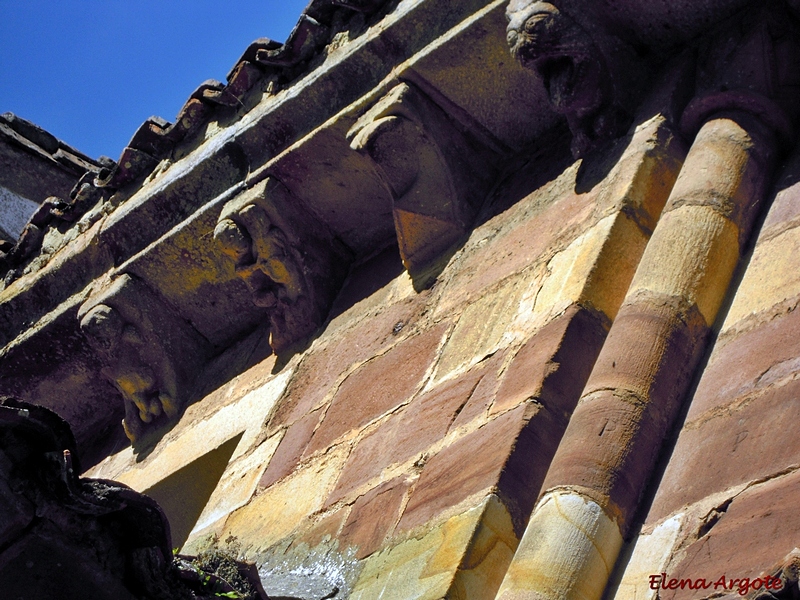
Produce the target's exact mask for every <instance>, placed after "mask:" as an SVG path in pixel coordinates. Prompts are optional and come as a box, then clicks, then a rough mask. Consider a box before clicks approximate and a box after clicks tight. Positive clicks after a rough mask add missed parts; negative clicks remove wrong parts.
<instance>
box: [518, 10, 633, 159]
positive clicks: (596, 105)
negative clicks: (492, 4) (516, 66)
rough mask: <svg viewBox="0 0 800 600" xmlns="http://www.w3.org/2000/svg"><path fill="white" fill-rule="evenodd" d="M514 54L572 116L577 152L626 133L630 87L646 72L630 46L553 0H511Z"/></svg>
mask: <svg viewBox="0 0 800 600" xmlns="http://www.w3.org/2000/svg"><path fill="white" fill-rule="evenodd" d="M506 15H507V17H508V28H507V38H508V44H509V46H510V48H511V54H512V55H513V56H514V57H515V58H516V59H517V60H518V61H519V62H520V64H522V66H523V67H525V68H528V69H533V70H535V71H536V72H537V73H538V74H539V76H540V77H541V79H542V82H543V83H544V86H545V88H546V90H547V94H548V97H549V99H550V103H551V105H552V106H553V108H554V109H555V110H556V111H557V112H559V113H561V114H563V115H564V116H565V117H566V118H567V123H568V124H569V127H570V130H571V131H572V134H573V142H572V153H573V155H575V156H576V158H577V157H580V156H583V155H584V154H585V153H586V152H587V151H588V150H589V149H591V148H592V147H593V146H594V145H595V144H596V143H597V142H598V141H601V140H603V139H606V138H610V137H615V136H618V135H621V134H622V133H624V132H625V130H626V129H627V127H628V125H629V124H630V121H631V115H630V113H629V111H628V110H627V104H628V102H627V100H628V98H627V96H628V95H630V94H629V92H628V91H627V89H628V86H630V87H632V88H634V89H635V88H637V87H640V86H636V85H635V84H634V83H633V82H634V81H635V79H633V78H634V77H637V76H640V74H641V69H640V67H639V65H638V61H637V60H636V59H635V53H634V52H633V51H632V49H631V48H630V47H628V46H627V45H626V44H625V43H624V42H622V41H621V40H619V39H617V38H613V37H612V36H610V35H608V34H607V33H605V32H604V31H602V30H600V29H595V30H592V31H591V32H589V31H587V30H586V29H585V28H584V27H582V26H581V25H580V24H579V23H578V22H577V21H575V20H574V19H573V18H572V17H570V16H569V15H567V14H566V13H565V12H563V11H561V10H559V9H558V8H557V7H556V6H555V5H553V4H551V3H549V2H542V1H534V0H511V2H510V3H509V5H508V9H507V11H506Z"/></svg>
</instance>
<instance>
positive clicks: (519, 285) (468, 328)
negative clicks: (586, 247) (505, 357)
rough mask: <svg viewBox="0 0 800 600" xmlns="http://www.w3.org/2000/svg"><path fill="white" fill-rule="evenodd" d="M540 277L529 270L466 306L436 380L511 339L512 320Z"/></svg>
mask: <svg viewBox="0 0 800 600" xmlns="http://www.w3.org/2000/svg"><path fill="white" fill-rule="evenodd" d="M540 277H541V275H540V273H539V272H538V271H536V270H528V271H526V272H525V273H524V274H523V275H521V276H519V277H512V278H509V279H507V280H506V281H505V282H503V283H502V284H501V285H500V286H499V287H497V288H496V289H495V290H493V291H492V292H488V293H487V294H485V295H484V296H482V297H481V298H479V299H478V300H476V301H475V302H473V303H471V304H470V305H469V306H467V307H466V308H465V309H464V312H463V313H462V314H461V317H460V318H459V319H458V323H456V326H455V328H454V329H453V332H452V333H451V334H450V337H449V338H448V340H447V343H446V344H445V347H444V349H443V350H442V357H441V359H440V360H439V364H438V365H437V368H436V380H437V381H441V380H443V379H448V378H449V377H452V376H454V375H455V374H457V373H458V372H460V371H464V370H466V369H468V368H469V367H470V366H472V365H473V364H475V363H477V362H479V361H481V360H483V359H484V358H485V357H487V356H489V355H490V354H492V353H494V352H496V351H497V350H498V349H499V348H501V347H504V346H506V345H508V344H509V343H510V342H512V341H513V339H514V337H515V336H514V331H513V330H512V328H511V324H512V321H514V320H515V317H517V315H518V313H519V312H521V311H522V310H523V299H524V297H525V296H526V295H528V294H529V292H531V291H532V292H533V295H534V296H535V292H536V291H538V289H539V280H540Z"/></svg>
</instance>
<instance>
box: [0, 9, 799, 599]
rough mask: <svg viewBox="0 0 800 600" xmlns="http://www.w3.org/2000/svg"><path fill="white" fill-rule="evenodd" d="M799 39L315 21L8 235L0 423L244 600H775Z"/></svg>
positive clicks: (491, 22)
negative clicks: (146, 513)
mask: <svg viewBox="0 0 800 600" xmlns="http://www.w3.org/2000/svg"><path fill="white" fill-rule="evenodd" d="M798 12H800V6H798V3H797V2H796V0H795V1H786V2H785V1H779V2H774V3H769V4H758V5H757V4H756V3H747V2H745V1H744V0H704V1H702V2H699V3H689V2H688V1H684V0H680V1H677V0H676V1H675V2H672V3H657V2H651V3H639V2H634V1H625V2H611V1H610V0H609V2H605V1H602V2H595V3H587V2H583V1H582V0H563V1H556V0H554V1H553V3H550V2H543V1H532V0H511V1H510V2H508V1H507V0H494V1H491V2H489V1H485V0H484V1H482V0H472V1H470V2H459V3H449V2H447V1H445V0H400V1H394V2H392V1H386V2H384V1H382V0H374V1H364V2H361V1H358V2H357V1H355V0H353V1H351V0H347V1H344V0H312V2H310V3H309V5H308V7H307V8H306V10H305V11H304V13H303V16H302V17H301V19H300V22H299V23H298V26H297V28H296V29H295V30H294V31H293V33H292V34H291V35H290V38H289V39H288V40H287V41H286V42H285V43H284V44H277V43H276V42H272V41H270V40H265V39H261V40H257V41H256V42H254V43H253V44H252V45H251V46H250V47H248V49H247V50H246V51H245V53H244V54H243V56H242V59H241V60H240V61H239V63H237V65H236V66H235V67H234V69H233V70H232V71H231V73H230V74H229V76H228V83H227V84H225V85H223V84H220V83H216V82H206V83H204V84H203V85H201V86H200V87H199V88H198V89H197V90H196V91H195V92H194V93H193V94H192V96H191V97H190V99H189V100H188V101H187V103H186V105H185V106H184V107H183V109H182V110H181V113H180V114H179V115H178V118H177V119H176V121H175V123H167V122H166V121H163V120H160V119H150V120H148V121H147V122H146V123H145V124H143V125H142V127H141V128H140V129H139V130H138V131H137V132H136V133H135V134H134V136H133V138H132V139H131V142H130V143H129V145H128V146H127V147H126V148H125V149H124V150H123V153H122V156H121V158H120V160H119V161H118V162H116V163H114V162H113V161H104V162H103V163H102V164H97V165H94V164H93V165H92V166H93V168H94V169H95V170H91V169H90V170H89V171H90V172H87V173H86V174H84V175H83V176H82V178H81V179H80V181H79V182H78V185H77V186H75V187H74V188H73V189H72V192H70V200H69V201H66V200H65V201H64V202H62V203H60V204H59V203H58V202H56V201H53V202H50V203H49V204H48V206H47V209H46V210H44V211H42V212H41V214H40V213H37V214H38V215H39V217H41V219H40V221H37V222H33V221H32V222H31V224H29V226H28V227H27V228H26V231H27V232H28V234H27V235H26V234H23V236H22V237H21V238H20V241H18V242H17V244H16V246H14V248H13V250H11V252H10V254H9V257H10V258H8V259H7V260H6V261H5V262H4V263H3V268H4V269H5V273H6V274H5V279H4V282H3V286H2V289H0V333H1V334H2V342H3V348H2V349H0V392H2V394H3V395H9V396H16V397H17V398H19V399H20V400H22V401H25V402H28V403H31V404H38V405H40V406H43V407H46V408H48V409H50V410H52V411H53V412H55V413H57V414H58V415H60V417H61V418H63V420H64V421H65V422H66V423H68V424H69V426H70V427H71V428H72V430H73V432H74V435H75V443H74V444H71V445H70V448H74V451H75V464H78V458H80V460H81V461H83V465H84V466H85V467H86V468H87V470H86V471H85V473H84V474H83V475H84V476H85V477H87V478H100V479H102V480H109V479H110V480H116V481H118V482H121V483H122V484H125V485H127V486H130V487H131V488H133V490H135V491H136V492H141V493H144V494H145V495H147V496H149V497H151V498H153V499H155V500H156V501H157V502H158V503H159V504H160V506H161V508H162V510H163V511H164V513H165V514H166V516H167V517H168V520H169V528H170V529H171V544H172V547H173V548H176V549H180V551H181V552H182V553H191V554H196V553H202V552H204V551H206V550H209V549H220V548H222V549H227V550H228V551H230V553H232V554H236V555H239V556H240V557H242V558H245V559H247V560H249V561H252V562H253V563H255V565H256V567H254V568H257V570H258V577H259V578H260V580H261V582H262V585H263V587H264V590H265V592H266V594H267V595H269V596H270V597H271V598H283V599H289V598H294V599H300V598H302V599H304V600H309V599H312V598H314V599H320V600H324V599H326V598H327V599H330V598H352V599H358V600H373V599H382V600H386V599H403V600H405V599H409V600H410V599H412V598H413V599H415V600H420V599H424V600H439V599H443V598H447V599H456V598H458V599H466V598H469V599H472V600H483V599H487V600H489V599H494V598H497V599H502V600H543V599H550V598H559V599H560V598H565V599H568V600H601V599H602V598H606V599H608V600H610V599H611V598H615V599H620V600H621V599H636V600H641V599H642V598H651V599H656V598H698V599H700V598H711V597H726V598H728V599H730V598H733V597H741V596H743V595H748V594H749V596H748V597H751V598H755V597H758V598H760V600H770V599H771V600H776V599H780V598H788V597H797V595H798V594H800V588H799V587H798V573H800V550H797V549H796V548H795V546H797V545H800V544H798V542H797V539H796V538H797V532H798V531H799V530H800V522H798V517H797V514H796V513H797V511H796V507H795V504H794V498H795V497H796V491H797V490H796V488H797V487H798V485H800V483H798V481H799V480H798V477H799V475H798V464H800V458H798V456H800V454H798V442H797V441H796V438H797V436H796V435H794V427H793V421H792V417H793V415H794V414H795V412H796V411H797V408H796V402H795V400H796V398H795V392H796V391H797V390H796V388H797V387H798V386H797V385H796V384H797V373H798V360H800V359H798V356H800V342H798V341H797V339H798V336H797V335H796V333H797V331H798V330H800V326H798V318H800V317H798V316H797V310H796V308H797V305H798V302H799V301H800V279H799V278H798V277H799V276H798V274H797V269H796V265H795V263H796V257H797V255H798V246H799V245H800V238H798V231H800V228H799V227H798V225H800V209H798V206H800V183H798V179H800V177H798V176H799V175H800V154H799V153H798V150H797V144H796V141H797V135H796V131H797V129H796V127H797V124H798V122H799V121H800V103H798V96H797V94H798V90H800V77H799V76H798V73H800V58H798V57H800V20H798ZM509 49H510V50H511V54H510V55H509ZM56 200H57V199H56ZM65 215H66V216H65ZM45 217H46V218H45ZM70 219H71V220H70ZM34 220H35V219H34ZM37 223H38V224H37ZM34 242H35V243H34ZM3 402H4V401H0V404H2V403H3ZM11 402H12V404H13V403H14V402H15V401H11ZM24 406H26V405H23V404H20V405H19V406H17V405H16V404H13V408H14V410H13V411H12V412H13V415H12V414H11V412H9V410H10V409H8V408H6V407H5V406H0V408H2V409H3V410H0V417H2V418H3V419H5V420H3V419H0V427H5V428H6V429H8V430H9V431H11V430H12V429H11V425H7V424H8V423H12V424H13V427H23V428H24V426H25V414H26V413H25V410H27V409H25V408H24ZM20 407H22V408H20ZM43 414H44V413H43ZM47 414H50V413H47ZM43 419H45V417H43ZM46 419H51V420H52V421H53V422H58V423H61V421H60V420H59V419H52V418H51V417H46ZM46 419H45V420H46ZM120 421H122V425H120ZM20 423H22V425H20ZM62 426H63V427H64V428H67V425H66V424H63V423H61V424H60V425H59V427H62ZM6 429H2V430H0V433H2V432H3V431H6ZM67 429H68V428H67ZM4 435H5V434H4ZM4 439H5V438H4ZM9 439H11V438H9ZM8 445H9V447H11V445H13V444H11V443H10V442H9V444H8ZM28 452H29V453H31V452H34V450H30V449H29V451H28ZM22 454H25V453H22ZM50 454H52V452H51V453H50ZM57 454H58V453H57V452H56V454H54V455H53V456H56V455H57ZM62 454H63V456H62V457H60V458H59V457H58V456H56V458H58V459H59V460H61V461H62V463H63V465H65V466H63V469H66V471H64V472H62V474H61V475H60V477H61V479H60V480H61V481H64V482H67V483H68V484H69V485H72V486H73V488H75V489H77V490H78V492H74V493H73V496H74V497H81V494H82V492H81V491H80V490H81V488H80V484H78V483H75V482H76V481H77V479H76V477H75V473H72V471H71V469H72V467H71V466H70V465H72V464H73V463H72V462H70V461H71V460H72V459H71V454H70V452H67V453H63V452H62ZM0 458H1V459H2V460H0V502H2V503H3V506H9V507H16V508H19V506H20V505H19V502H17V496H18V494H17V493H16V492H15V491H14V490H13V489H11V487H9V486H10V484H7V482H9V481H18V480H19V476H18V471H19V469H18V468H17V467H16V466H15V464H14V462H13V460H11V459H6V458H4V456H3V457H0ZM50 458H52V456H50ZM50 458H48V459H47V460H43V461H42V462H43V464H45V465H48V464H49V465H50V466H51V467H52V466H53V465H55V464H56V463H55V462H53V461H51V460H50ZM48 461H49V462H48ZM62 463H59V464H62ZM59 468H61V467H59ZM12 474H13V477H12ZM51 475H52V478H53V479H54V480H59V479H58V477H59V476H58V475H57V473H56V470H53V473H51ZM84 481H86V480H84ZM15 485H17V484H16V483H15ZM86 485H90V484H88V483H87V484H86ZM94 485H99V486H100V487H101V488H102V486H103V485H106V484H103V483H102V482H101V483H100V484H96V483H95V484H94ZM114 485H116V484H114ZM115 489H118V490H121V491H118V492H115V493H119V494H122V495H123V496H124V495H125V494H126V493H129V492H130V490H127V491H126V490H125V488H121V487H118V488H115ZM57 496H58V495H57V494H54V498H55V500H52V502H55V504H54V505H55V506H57V505H58V498H57ZM130 497H132V498H133V497H135V498H137V499H138V500H137V501H136V502H143V503H144V504H147V503H150V501H149V500H146V499H145V500H142V499H141V498H142V497H141V496H139V495H133V494H131V496H130ZM25 502H26V503H25V504H24V507H23V509H24V510H23V509H19V510H18V511H17V512H18V513H19V515H22V516H19V515H18V518H16V520H15V521H14V523H12V524H11V525H9V526H7V527H6V529H7V531H6V534H5V535H7V537H9V536H12V534H13V536H17V537H15V538H13V539H11V537H9V539H0V578H1V577H3V576H7V574H8V573H10V572H11V571H13V570H14V567H13V565H15V564H17V563H15V562H14V561H15V560H17V561H19V559H18V557H17V555H16V554H14V553H15V552H16V551H17V550H15V548H17V549H18V548H19V547H21V546H23V545H26V544H27V546H25V547H26V548H27V550H26V552H28V553H31V554H32V555H35V554H36V551H35V547H36V546H35V540H34V541H32V540H33V537H31V536H28V535H27V533H26V527H27V526H28V525H27V524H26V523H28V521H25V519H26V518H28V515H33V514H34V512H35V511H34V509H33V508H31V506H30V505H29V503H28V501H27V500H26V501H25ZM48 502H51V499H48ZM93 502H94V500H93ZM100 502H101V503H102V498H101V500H100ZM70 510H72V509H70ZM92 510H94V509H91V510H89V513H92ZM81 514H83V513H81ZM87 514H88V513H87ZM92 514H93V513H92ZM82 518H83V517H82ZM126 518H127V517H126ZM30 519H32V517H30ZM90 520H91V517H87V522H88V521H90ZM161 520H163V519H161ZM161 520H159V522H158V527H157V528H156V529H157V531H158V532H159V536H161V537H160V538H159V544H160V545H161V546H165V545H166V544H167V543H168V541H169V540H167V539H166V538H167V537H168V536H167V535H166V533H165V532H164V529H165V527H166V526H165V525H164V524H162V523H161ZM31 522H32V521H31ZM81 523H83V521H81ZM48 526H49V525H48ZM54 527H55V529H58V525H57V524H56V525H54ZM81 527H83V525H81ZM126 527H130V528H132V529H135V526H134V525H131V523H127V525H126ZM0 529H2V527H0ZM73 529H75V528H74V527H73ZM70 531H72V530H70ZM9 532H10V533H9ZM47 535H51V533H50V532H49V530H48V533H47ZM69 535H74V534H72V533H69ZM26 536H27V537H26ZM140 537H141V538H142V540H143V541H141V543H142V544H145V545H146V544H148V543H150V542H152V540H150V539H149V538H148V536H147V535H144V534H143V535H142V536H140ZM145 538H148V539H145ZM20 540H22V541H21V542H20ZM128 550H130V548H127V549H123V550H120V556H127V555H126V552H128ZM135 553H138V554H136V556H138V557H139V558H138V559H136V560H142V559H141V557H142V556H150V558H151V559H152V557H154V556H156V557H157V556H158V555H159V554H160V555H161V559H160V560H161V562H160V563H159V562H158V560H156V559H153V560H152V561H151V564H156V563H158V564H161V563H163V564H164V565H168V564H173V565H174V564H177V563H175V562H174V561H179V560H184V559H181V558H177V559H173V558H172V557H171V556H167V555H166V554H169V553H168V552H167V553H166V554H165V551H164V550H163V549H159V548H156V546H155V545H154V544H150V545H149V546H146V547H144V548H139V547H136V548H135ZM147 553H150V554H147ZM129 554H130V552H129ZM26 556H27V555H26ZM15 557H16V558H15ZM120 560H123V559H120ZM170 560H172V561H173V563H170ZM101 562H102V561H101ZM9 565H11V566H9ZM96 568H97V569H99V570H98V571H97V572H100V573H101V575H102V577H106V578H110V577H111V575H109V573H108V572H106V571H107V570H106V571H104V568H105V567H103V566H102V564H101V565H100V566H99V567H96ZM121 568H122V570H124V568H127V567H125V565H123V567H121ZM137 568H138V567H137ZM148 568H150V567H148ZM94 572H95V571H93V570H92V569H91V568H89V569H87V573H90V574H91V573H94ZM142 572H147V573H149V575H148V577H150V576H152V577H155V579H154V581H158V575H152V572H154V570H153V569H151V571H147V569H145V568H142ZM140 575H141V573H140ZM162 575H163V574H162ZM720 576H726V577H727V576H730V577H731V578H736V579H737V582H738V584H739V587H736V584H730V585H725V586H723V588H722V589H720V588H719V586H718V587H716V588H714V589H710V588H709V586H704V585H699V584H697V582H698V581H700V582H707V581H716V580H717V579H718V578H719V577H720ZM767 576H769V577H772V578H773V579H776V578H780V581H781V582H782V585H783V587H784V588H785V589H784V590H783V591H780V592H779V591H777V590H772V591H774V592H775V593H774V594H773V593H772V592H770V595H769V596H763V595H759V594H762V593H764V590H763V589H760V588H756V587H754V586H751V585H750V583H751V582H753V581H756V580H758V581H761V584H760V585H761V587H763V585H764V581H766V580H765V579H763V578H764V577H767ZM127 577H128V578H129V579H130V578H131V577H132V576H131V575H130V574H129V575H128V576H127ZM148 577H145V576H142V578H143V580H148ZM152 577H151V579H152ZM111 578H112V579H113V577H111ZM759 578H761V579H759ZM744 579H746V580H747V582H748V583H747V584H742V583H741V582H742V581H743V580H744ZM726 581H727V580H726ZM673 582H674V584H673ZM681 582H682V583H681ZM689 584H691V585H689ZM120 585H121V586H123V587H124V586H128V589H132V588H131V587H130V586H131V585H134V584H131V582H130V581H126V582H124V584H122V583H121V584H120ZM134 587H135V585H134ZM792 594H794V595H792ZM148 598H149V597H148ZM70 600H71V599H70Z"/></svg>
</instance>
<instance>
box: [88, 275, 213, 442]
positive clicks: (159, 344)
mask: <svg viewBox="0 0 800 600" xmlns="http://www.w3.org/2000/svg"><path fill="white" fill-rule="evenodd" d="M78 317H79V318H80V327H81V331H82V332H83V334H84V336H85V337H86V339H87V341H88V342H89V344H90V345H91V346H92V348H93V349H94V350H95V351H96V352H97V354H98V357H99V358H100V360H101V362H102V363H103V368H102V373H103V375H105V377H106V378H107V379H108V380H109V381H110V382H111V383H112V384H113V385H114V386H115V387H116V388H117V390H119V392H120V394H121V396H122V398H123V402H124V403H125V419H124V421H123V423H122V424H123V427H124V429H125V434H126V435H127V436H128V438H129V439H130V440H131V441H132V442H134V443H135V442H138V441H140V440H141V439H142V437H143V436H144V435H145V434H146V433H147V432H149V431H152V430H155V429H158V428H160V427H162V426H163V425H166V424H168V423H169V422H171V421H174V420H175V419H176V418H177V417H178V416H179V414H180V412H181V411H182V410H183V408H184V407H185V405H186V403H187V401H188V394H189V391H190V390H191V386H192V383H193V381H194V380H195V378H196V377H197V375H198V374H199V372H200V369H202V365H203V364H204V362H205V359H206V358H207V356H208V354H209V348H208V347H207V342H205V341H204V340H203V339H202V337H201V336H200V335H199V334H198V333H197V332H196V331H195V330H194V329H193V328H192V327H191V326H190V325H188V324H187V323H186V322H185V321H183V319H181V318H180V317H179V316H178V315H175V314H173V312H172V311H171V309H170V308H169V307H167V306H166V305H165V304H164V303H163V302H161V301H160V299H159V298H158V297H157V296H156V295H155V294H154V293H153V292H152V291H151V290H150V289H149V288H147V286H145V285H144V284H143V283H142V282H141V281H138V280H136V279H134V278H133V277H131V276H129V275H123V276H122V277H120V278H118V279H117V281H116V282H115V283H114V284H113V285H111V286H110V287H109V288H108V289H107V290H105V291H103V292H102V293H101V294H99V295H98V296H96V297H94V298H90V299H89V300H87V301H86V302H85V303H84V304H83V306H81V309H80V311H79V313H78Z"/></svg>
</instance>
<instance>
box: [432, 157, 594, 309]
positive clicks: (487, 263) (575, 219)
mask: <svg viewBox="0 0 800 600" xmlns="http://www.w3.org/2000/svg"><path fill="white" fill-rule="evenodd" d="M573 178H574V172H571V171H568V172H567V173H566V174H565V175H564V176H563V181H561V180H560V181H557V182H554V183H553V184H551V185H546V186H543V188H541V189H540V190H538V191H536V192H534V193H533V194H531V195H530V196H528V197H527V198H525V199H524V200H521V201H520V202H519V203H518V204H517V205H516V206H515V207H513V208H511V209H509V210H508V211H506V212H505V213H502V214H500V215H498V216H496V217H495V218H494V219H492V220H490V221H489V222H487V223H486V224H484V225H483V226H481V228H479V229H476V230H475V231H474V232H473V235H472V236H471V239H470V242H469V243H467V245H465V246H464V249H463V250H462V251H461V253H460V255H459V256H458V257H457V258H456V259H454V261H453V262H452V263H451V265H452V267H453V268H456V269H457V270H458V271H457V274H456V275H455V276H453V278H452V279H451V280H450V281H448V282H447V285H446V288H445V290H444V292H443V297H444V298H445V301H444V302H442V303H441V304H440V306H439V308H438V309H437V313H436V314H437V315H439V314H447V312H448V311H449V310H451V309H452V307H454V306H458V305H460V304H462V303H463V302H464V301H465V300H468V299H471V298H474V297H475V296H477V295H479V294H480V293H481V290H483V289H485V288H486V287H488V286H491V285H493V284H494V283H495V282H497V281H500V280H502V279H504V278H505V277H508V276H509V275H512V274H514V273H518V272H520V271H522V270H524V269H525V268H527V267H530V266H531V265H534V264H536V263H538V262H541V261H545V260H547V259H548V258H549V257H550V256H551V255H552V253H553V252H555V250H557V249H558V248H559V247H560V246H563V245H564V244H565V242H564V240H570V239H573V238H574V237H575V236H576V235H577V232H580V231H581V230H582V229H584V228H585V227H586V226H587V225H588V223H589V222H590V221H591V216H592V212H593V209H594V199H595V198H594V196H593V195H592V194H581V195H576V194H574V193H572V192H570V191H569V190H570V188H571V186H572V185H573V184H574V181H573V180H572V179H573Z"/></svg>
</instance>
